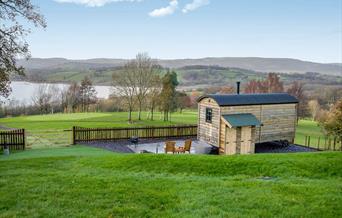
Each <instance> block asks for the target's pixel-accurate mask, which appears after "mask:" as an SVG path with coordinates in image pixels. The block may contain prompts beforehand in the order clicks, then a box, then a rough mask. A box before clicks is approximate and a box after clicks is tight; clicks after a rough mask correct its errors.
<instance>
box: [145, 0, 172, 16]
mask: <svg viewBox="0 0 342 218" xmlns="http://www.w3.org/2000/svg"><path fill="white" fill-rule="evenodd" d="M177 7H178V1H177V0H171V1H170V3H169V5H168V6H167V7H164V8H158V9H155V10H153V11H151V12H150V13H149V15H150V16H151V17H163V16H166V15H170V14H173V13H174V12H175V11H176V9H177Z"/></svg>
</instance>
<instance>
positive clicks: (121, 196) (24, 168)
mask: <svg viewBox="0 0 342 218" xmlns="http://www.w3.org/2000/svg"><path fill="white" fill-rule="evenodd" d="M341 166H342V153H340V152H335V153H332V152H330V153H329V152H327V153H321V152H320V153H319V152H317V153H302V154H299V153H298V154H260V155H241V156H209V155H149V154H147V155H144V154H140V155H139V154H132V155H129V154H115V153H111V152H107V151H104V150H100V149H95V148H89V147H84V146H72V147H65V148H56V149H40V150H34V149H33V150H28V151H24V152H19V153H16V154H12V155H11V156H10V157H4V156H0V170H1V174H0V205H1V207H0V217H322V216H324V217H341V216H342V210H341V201H342V168H341ZM285 208H286V209H285Z"/></svg>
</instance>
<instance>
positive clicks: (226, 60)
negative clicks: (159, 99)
mask: <svg viewBox="0 0 342 218" xmlns="http://www.w3.org/2000/svg"><path fill="white" fill-rule="evenodd" d="M125 61H126V60H124V59H105V58H102V59H88V60H68V59H63V58H48V59H40V58H33V59H30V60H29V61H25V60H20V61H19V64H20V65H22V66H24V67H25V68H26V69H27V70H55V69H63V68H65V69H68V70H76V71H80V70H89V69H95V70H96V69H103V68H111V67H118V66H122V65H123V64H124V63H125ZM157 61H158V63H159V64H161V65H162V66H163V67H169V68H181V67H185V66H193V65H204V66H221V67H230V68H242V69H247V70H252V71H260V72H281V73H306V72H316V73H321V74H329V75H342V65H340V64H336V63H335V64H321V63H314V62H308V61H301V60H297V59H288V58H258V57H246V58H240V57H223V58H201V59H175V60H157Z"/></svg>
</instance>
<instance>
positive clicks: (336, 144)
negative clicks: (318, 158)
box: [304, 136, 342, 151]
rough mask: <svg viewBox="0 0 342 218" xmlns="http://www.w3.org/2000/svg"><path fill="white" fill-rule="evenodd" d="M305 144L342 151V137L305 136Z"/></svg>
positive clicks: (321, 148)
mask: <svg viewBox="0 0 342 218" xmlns="http://www.w3.org/2000/svg"><path fill="white" fill-rule="evenodd" d="M304 145H305V146H307V147H310V148H317V149H318V150H321V151H326V150H329V151H342V137H340V138H339V137H324V136H323V137H320V136H318V137H317V136H316V137H312V136H305V140H304Z"/></svg>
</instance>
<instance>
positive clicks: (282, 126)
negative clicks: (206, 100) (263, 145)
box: [220, 104, 297, 143]
mask: <svg viewBox="0 0 342 218" xmlns="http://www.w3.org/2000/svg"><path fill="white" fill-rule="evenodd" d="M220 110H221V112H220V114H234V113H251V114H253V115H254V116H255V117H256V118H257V119H258V120H260V121H261V123H262V124H263V126H261V127H257V128H256V129H255V142H256V143H258V142H267V141H275V140H288V141H292V140H293V138H294V136H295V127H296V120H297V112H296V104H272V105H246V106H228V107H221V109H220Z"/></svg>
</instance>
